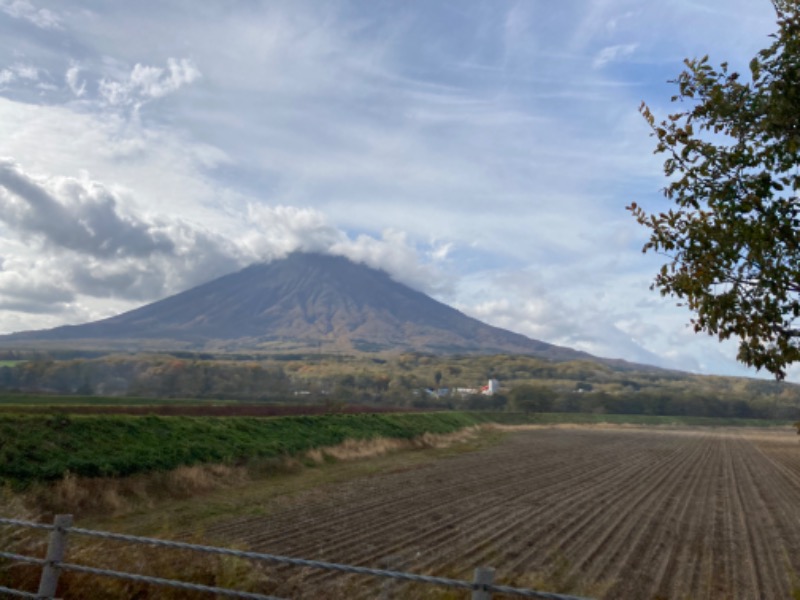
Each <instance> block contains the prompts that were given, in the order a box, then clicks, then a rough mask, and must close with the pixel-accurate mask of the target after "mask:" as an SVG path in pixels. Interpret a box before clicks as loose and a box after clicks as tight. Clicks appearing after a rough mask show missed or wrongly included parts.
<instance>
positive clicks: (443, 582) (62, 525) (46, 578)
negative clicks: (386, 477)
mask: <svg viewBox="0 0 800 600" xmlns="http://www.w3.org/2000/svg"><path fill="white" fill-rule="evenodd" d="M0 525H9V526H15V527H21V528H28V529H41V530H46V531H49V532H50V539H49V542H48V546H47V554H46V556H45V558H36V557H32V556H25V555H20V554H14V553H12V552H6V551H5V549H0V559H3V558H5V559H8V560H12V561H17V562H21V563H28V564H34V565H40V566H41V567H42V573H41V578H40V581H39V589H38V591H37V592H36V593H32V592H26V591H22V590H15V589H10V588H6V587H2V586H0V593H5V594H9V595H11V596H17V597H20V598H36V599H38V600H54V599H55V598H56V588H57V586H58V578H59V575H60V573H61V572H62V571H75V572H82V573H89V574H92V575H97V576H102V577H113V578H117V579H122V580H127V581H134V582H141V583H146V584H150V585H154V586H163V587H171V588H176V589H181V590H186V591H192V592H208V593H209V594H217V595H218V596H225V597H229V598H247V599H250V600H281V599H279V598H276V597H274V596H266V595H263V594H255V593H252V592H244V591H238V590H234V589H230V588H220V587H213V586H207V585H199V584H195V583H189V582H185V581H177V580H174V579H163V578H160V577H151V576H147V575H138V574H135V573H125V572H122V571H112V570H108V569H97V568H94V567H89V566H85V565H78V564H73V563H69V562H66V561H65V558H66V555H67V537H68V534H71V535H81V536H87V537H93V538H98V539H100V540H117V541H122V542H129V543H133V544H146V545H149V546H155V547H160V548H175V549H183V550H192V551H195V552H204V553H208V554H216V555H222V556H233V557H237V558H244V559H248V560H251V561H257V562H258V561H260V562H267V563H272V564H284V565H293V566H298V567H310V568H314V569H322V570H326V571H338V572H341V573H352V574H357V575H366V576H372V577H382V578H388V579H394V580H400V581H406V582H416V583H423V584H429V585H438V586H444V587H448V588H456V589H462V590H468V591H471V592H472V596H471V598H472V600H491V598H492V595H493V594H495V593H499V594H507V595H512V596H519V597H524V598H539V599H542V600H586V599H585V598H578V597H577V596H567V595H563V594H551V593H548V592H541V591H536V590H531V589H524V588H516V587H510V586H504V585H497V584H495V583H494V569H491V568H484V567H481V568H477V569H475V575H474V579H473V580H472V581H464V580H459V579H449V578H445V577H431V576H428V575H417V574H414V573H405V572H400V571H388V570H384V569H371V568H367V567H356V566H352V565H343V564H337V563H330V562H322V561H316V560H307V559H303V558H291V557H288V556H277V555H273V554H262V553H259V552H244V551H240V550H232V549H230V548H217V547H214V546H202V545H198V544H188V543H184V542H175V541H170V540H162V539H157V538H147V537H139V536H132V535H124V534H119V533H110V532H107V531H93V530H90V529H81V528H79V527H73V526H72V516H71V515H57V516H56V517H55V520H54V522H53V524H52V525H47V524H42V523H33V522H30V521H21V520H18V519H4V518H0Z"/></svg>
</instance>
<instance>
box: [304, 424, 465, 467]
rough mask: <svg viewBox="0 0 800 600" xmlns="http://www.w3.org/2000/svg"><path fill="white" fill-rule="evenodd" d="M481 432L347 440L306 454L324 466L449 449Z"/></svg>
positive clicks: (462, 431) (461, 431)
mask: <svg viewBox="0 0 800 600" xmlns="http://www.w3.org/2000/svg"><path fill="white" fill-rule="evenodd" d="M479 431H480V428H479V427H467V428H465V429H462V430H460V431H456V432H455V433H448V434H433V433H425V434H423V435H421V436H419V437H416V438H414V439H411V440H400V439H396V438H372V439H368V440H345V441H344V442H343V443H341V444H339V445H338V446H328V447H325V448H315V449H314V450H310V451H308V452H307V453H306V457H307V458H308V459H309V460H311V461H312V462H314V463H316V464H322V463H324V462H326V461H328V460H330V459H335V460H361V459H365V458H373V457H376V456H383V455H385V454H388V453H390V452H398V451H401V450H421V449H424V448H447V447H449V446H452V445H453V444H457V443H461V442H466V441H468V440H470V439H472V438H474V437H475V436H476V435H477V433H478V432H479Z"/></svg>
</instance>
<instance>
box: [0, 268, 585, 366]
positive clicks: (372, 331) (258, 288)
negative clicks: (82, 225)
mask: <svg viewBox="0 0 800 600" xmlns="http://www.w3.org/2000/svg"><path fill="white" fill-rule="evenodd" d="M12 343H13V344H15V345H20V346H26V347H31V346H41V345H44V346H47V347H55V346H61V347H63V346H64V345H66V344H69V346H70V347H82V348H87V347H91V348H102V349H127V350H141V349H183V350H213V351H229V352H231V351H265V352H271V351H272V352H284V351H302V350H305V351H366V352H382V351H422V352H433V353H481V354H483V353H514V354H529V355H535V356H541V357H546V358H550V359H554V360H574V359H578V358H594V357H591V356H590V355H588V354H585V353H583V352H578V351H575V350H571V349H569V348H563V347H559V346H554V345H551V344H547V343H544V342H540V341H536V340H533V339H530V338H527V337H525V336H522V335H519V334H516V333H512V332H510V331H506V330H504V329H499V328H497V327H492V326H490V325H487V324H485V323H482V322H480V321H478V320H476V319H473V318H471V317H468V316H466V315H464V314H463V313H461V312H459V311H457V310H455V309H454V308H451V307H449V306H447V305H445V304H442V303H441V302H438V301H436V300H434V299H433V298H430V297H429V296H426V295H425V294H423V293H421V292H418V291H415V290H413V289H411V288H409V287H407V286H405V285H403V284H400V283H398V282H396V281H394V280H393V279H392V278H391V277H390V276H389V275H388V274H386V273H385V272H383V271H379V270H376V269H372V268H370V267H367V266H364V265H362V264H356V263H354V262H351V261H350V260H348V259H346V258H343V257H337V256H328V255H321V254H305V253H295V254H291V255H289V256H288V257H287V258H285V259H282V260H276V261H273V262H271V263H266V264H255V265H252V266H250V267H247V268H245V269H243V270H241V271H239V272H236V273H232V274H230V275H225V276H224V277H220V278H219V279H215V280H213V281H210V282H208V283H205V284H203V285H200V286H197V287H195V288H192V289H190V290H187V291H185V292H182V293H179V294H176V295H174V296H170V297H168V298H165V299H163V300H160V301H158V302H154V303H152V304H148V305H146V306H143V307H141V308H138V309H135V310H132V311H130V312H126V313H123V314H120V315H117V316H115V317H111V318H108V319H104V320H102V321H95V322H92V323H87V324H84V325H72V326H64V327H57V328H55V329H48V330H42V331H29V332H22V333H15V334H11V335H6V336H0V345H3V346H6V347H7V346H8V345H10V344H12Z"/></svg>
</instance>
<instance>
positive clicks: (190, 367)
mask: <svg viewBox="0 0 800 600" xmlns="http://www.w3.org/2000/svg"><path fill="white" fill-rule="evenodd" d="M488 379H497V380H498V381H499V382H500V385H501V393H500V394H496V395H494V396H484V395H481V394H479V393H470V392H468V391H465V390H470V389H471V390H477V389H479V388H480V387H481V386H482V385H485V384H486V382H487V380H488ZM0 389H2V390H5V391H20V392H26V393H55V394H73V395H84V396H90V395H99V396H119V397H151V398H200V399H231V400H245V401H272V402H276V401H280V402H286V401H292V402H310V403H319V402H321V401H322V402H326V403H327V402H336V403H352V404H374V405H380V406H393V407H407V408H434V409H465V410H495V411H497V410H506V411H508V410H520V411H527V412H587V413H600V414H632V415H686V416H703V417H739V418H769V419H793V420H796V419H800V386H797V385H793V384H789V383H784V382H780V383H779V382H775V381H766V380H756V379H745V378H734V377H712V376H699V375H691V374H687V373H679V372H675V371H666V370H662V369H656V368H648V367H642V368H640V369H638V370H637V369H636V368H633V366H631V365H628V364H624V363H621V364H619V365H614V364H609V363H598V362H592V361H572V362H563V363H558V362H553V361H547V360H543V359H539V358H533V357H526V356H508V355H496V356H433V355H426V354H420V353H409V354H403V355H399V356H393V357H377V356H374V355H363V356H347V355H329V356H324V355H313V356H301V355H281V356H264V357H261V358H259V359H256V357H252V356H247V357H244V356H243V357H228V358H227V359H224V360H223V359H220V358H218V357H213V358H209V357H208V356H201V355H192V354H190V353H182V354H180V355H176V354H151V355H110V356H104V357H87V358H71V359H67V360H64V359H60V360H59V359H56V358H53V357H43V356H37V357H30V358H29V360H25V361H23V362H10V363H9V364H7V365H6V366H0Z"/></svg>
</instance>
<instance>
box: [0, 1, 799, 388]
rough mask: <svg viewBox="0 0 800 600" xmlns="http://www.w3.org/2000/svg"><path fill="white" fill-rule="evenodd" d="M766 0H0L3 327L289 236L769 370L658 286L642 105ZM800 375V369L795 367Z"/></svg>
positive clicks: (69, 310)
mask: <svg viewBox="0 0 800 600" xmlns="http://www.w3.org/2000/svg"><path fill="white" fill-rule="evenodd" d="M774 21H775V18H774V13H773V9H772V5H771V4H770V2H769V1H768V0H661V1H659V2H641V1H639V0H594V1H589V0H561V1H559V2H556V1H555V0H411V1H409V0H402V1H401V0H394V1H388V0H363V1H352V2H348V1H337V0H332V1H325V2H320V1H313V2H305V1H303V0H285V1H271V2H257V1H255V0H226V1H222V0H205V1H203V2H196V1H193V2H189V1H177V0H176V1H171V0H166V1H164V0H159V1H150V0H140V1H137V2H107V1H104V0H95V1H91V0H73V1H71V2H68V3H67V2H61V1H46V0H0V333H10V332H13V331H21V330H29V329H40V328H46V327H54V326H57V325H62V324H75V323H82V322H87V321H91V320H96V319H99V318H103V317H107V316H111V315H114V314H117V313H120V312H123V311H125V310H129V309H132V308H135V307H137V306H140V305H142V304H146V303H149V302H152V301H154V300H158V299H160V298H164V297H166V296H169V295H171V294H174V293H176V292H179V291H182V290H185V289H188V288H190V287H192V286H194V285H197V284H200V283H203V282H205V281H209V280H211V279H213V278H215V277H218V276H221V275H223V274H226V273H230V272H233V271H236V270H238V269H240V268H242V267H244V266H246V265H248V264H251V263H253V262H258V261H270V260H274V259H277V258H281V257H283V256H286V255H287V254H288V253H290V252H292V251H298V250H300V251H315V252H326V253H331V254H337V255H344V256H347V257H349V258H351V259H353V260H356V261H360V262H364V263H365V264H368V265H369V266H372V267H377V268H381V269H384V270H386V271H387V272H388V273H389V274H390V275H392V276H393V277H394V278H395V279H396V280H398V281H400V282H402V283H405V284H408V285H410V286H412V287H414V288H415V289H418V290H420V291H423V292H425V293H428V294H430V295H432V296H433V297H435V298H436V299H438V300H441V301H443V302H445V303H447V304H450V305H452V306H454V307H456V308H458V309H459V310H461V311H463V312H464V313H466V314H468V315H470V316H473V317H476V318H479V319H481V320H483V321H485V322H487V323H490V324H492V325H496V326H500V327H504V328H507V329H510V330H513V331H516V332H519V333H522V334H524V335H528V336H530V337H533V338H536V339H540V340H543V341H547V342H550V343H554V344H559V345H563V346H569V347H572V348H575V349H579V350H584V351H587V352H591V353H593V354H596V355H598V356H603V357H610V358H623V359H626V360H630V361H635V362H643V363H647V364H655V365H659V366H663V367H668V368H677V369H682V370H686V371H691V372H697V373H713V374H726V375H747V376H765V377H766V376H767V375H766V374H764V373H761V374H758V373H756V371H754V370H752V369H747V368H745V367H743V366H742V365H740V364H738V363H737V362H736V359H735V356H736V344H735V343H734V342H731V341H729V342H726V343H720V342H718V341H717V340H716V338H713V337H709V336H707V335H705V334H699V335H698V334H695V333H694V332H693V330H692V329H691V327H690V326H689V319H690V317H691V314H690V313H689V312H688V309H686V308H683V307H679V306H676V301H675V300H674V299H672V298H669V297H667V298H663V297H661V296H660V295H659V293H658V292H657V291H653V290H651V289H650V284H651V283H652V280H653V278H654V276H655V273H656V271H657V270H658V268H659V267H660V265H661V264H662V262H663V258H661V257H659V256H656V255H652V254H643V253H642V252H641V248H642V246H643V244H644V242H645V241H646V237H647V231H646V230H645V229H643V228H642V227H641V226H639V225H638V224H637V223H636V222H635V220H634V219H633V218H632V217H631V215H630V214H629V213H628V212H627V211H626V210H625V207H626V206H627V205H629V204H630V203H631V202H634V201H635V202H637V203H638V204H639V205H641V206H643V207H644V208H645V209H646V210H648V211H660V210H663V209H664V208H665V207H666V206H667V204H666V201H665V200H664V198H663V197H662V195H661V190H662V189H663V187H664V186H665V179H664V175H663V170H662V167H661V165H662V162H663V159H661V158H659V157H658V156H656V155H654V154H653V149H654V146H655V141H654V140H653V138H651V137H650V135H649V133H650V132H649V129H648V126H647V124H646V123H645V121H644V119H643V118H642V116H641V115H640V114H639V112H638V110H639V106H640V104H641V103H642V102H643V101H644V102H646V103H647V105H648V106H649V107H650V108H651V110H652V111H653V112H654V113H655V114H656V116H658V117H665V116H666V115H667V114H668V112H669V111H670V110H671V106H670V100H669V99H670V96H671V95H672V94H673V92H674V85H673V84H670V83H669V80H671V79H674V78H675V77H676V76H677V75H678V73H680V71H681V70H682V66H683V65H682V61H683V59H684V58H687V57H701V56H703V55H706V54H708V55H710V60H711V62H712V63H714V64H718V63H720V62H723V61H727V62H729V63H730V65H731V66H732V68H734V69H736V70H746V65H747V64H748V62H749V60H750V59H751V58H752V57H753V56H754V55H755V53H756V52H757V51H758V50H759V49H761V48H763V47H766V46H767V45H769V43H770V39H769V37H768V35H769V33H770V32H772V31H773V30H774V29H775V22H774ZM789 379H790V380H794V381H800V369H798V368H795V369H794V370H792V371H790V375H789Z"/></svg>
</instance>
